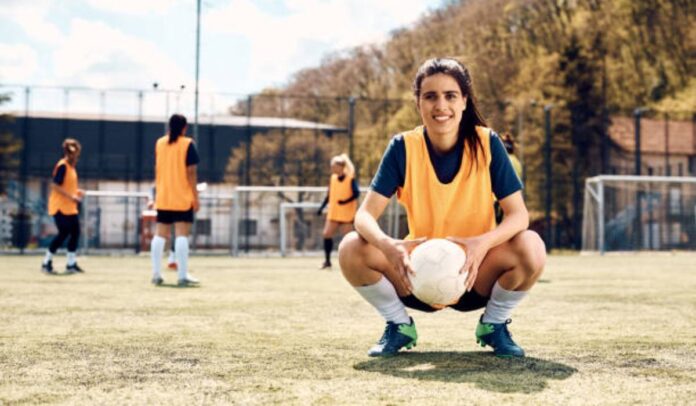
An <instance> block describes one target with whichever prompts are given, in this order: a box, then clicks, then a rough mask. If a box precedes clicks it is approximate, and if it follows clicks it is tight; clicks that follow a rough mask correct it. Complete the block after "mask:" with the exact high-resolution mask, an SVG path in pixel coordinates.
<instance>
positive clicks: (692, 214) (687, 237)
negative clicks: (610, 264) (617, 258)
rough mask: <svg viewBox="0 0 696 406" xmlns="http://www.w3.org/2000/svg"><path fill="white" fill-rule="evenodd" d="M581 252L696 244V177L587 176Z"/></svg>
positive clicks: (684, 248) (691, 245) (661, 247)
mask: <svg viewBox="0 0 696 406" xmlns="http://www.w3.org/2000/svg"><path fill="white" fill-rule="evenodd" d="M582 249H583V251H599V252H600V253H604V252H606V251H637V250H672V249H683V250H694V249H696V177H681V176H680V177H676V176H628V175H600V176H595V177H592V178H588V179H587V180H586V181H585V200H584V212H583V228H582Z"/></svg>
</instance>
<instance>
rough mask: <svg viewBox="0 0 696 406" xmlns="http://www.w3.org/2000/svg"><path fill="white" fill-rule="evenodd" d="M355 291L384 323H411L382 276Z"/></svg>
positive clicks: (387, 281) (396, 296) (393, 290)
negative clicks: (376, 312) (382, 318)
mask: <svg viewBox="0 0 696 406" xmlns="http://www.w3.org/2000/svg"><path fill="white" fill-rule="evenodd" d="M178 249H179V247H177V251H178ZM355 290H357V291H358V293H360V296H362V297H363V298H365V300H367V302H368V303H370V304H371V305H372V306H373V307H374V308H375V309H377V311H378V312H379V314H381V315H382V317H384V319H385V320H386V321H391V322H394V323H399V324H400V323H407V324H408V323H410V322H411V318H410V317H408V313H407V312H406V306H404V304H403V303H401V300H399V296H398V295H397V294H396V289H394V285H392V284H391V282H389V280H388V279H387V278H385V277H384V276H383V277H382V278H381V279H380V280H379V282H377V283H375V284H374V285H368V286H356V287H355Z"/></svg>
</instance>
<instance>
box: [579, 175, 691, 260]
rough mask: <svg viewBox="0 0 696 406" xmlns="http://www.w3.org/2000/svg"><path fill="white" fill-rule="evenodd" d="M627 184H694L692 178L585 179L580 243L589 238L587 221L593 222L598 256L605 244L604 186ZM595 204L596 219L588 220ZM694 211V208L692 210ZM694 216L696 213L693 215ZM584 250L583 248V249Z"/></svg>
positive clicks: (615, 177)
mask: <svg viewBox="0 0 696 406" xmlns="http://www.w3.org/2000/svg"><path fill="white" fill-rule="evenodd" d="M619 182H621V183H624V184H626V183H628V184H634V185H636V186H638V185H639V184H641V183H643V184H649V183H670V184H696V177H694V176H638V175H599V176H594V177H591V178H587V179H585V200H584V210H583V227H582V241H583V246H584V245H585V241H586V239H587V238H589V236H588V235H587V233H588V224H589V221H591V220H595V221H596V224H597V250H598V251H599V253H600V254H604V253H605V252H606V244H605V198H606V197H605V186H606V185H607V184H608V183H619ZM593 201H594V203H596V204H597V217H596V219H590V216H592V213H591V212H590V207H591V204H592V203H593ZM694 210H695V211H696V208H695V209H694ZM695 215H696V213H695ZM583 249H584V248H583Z"/></svg>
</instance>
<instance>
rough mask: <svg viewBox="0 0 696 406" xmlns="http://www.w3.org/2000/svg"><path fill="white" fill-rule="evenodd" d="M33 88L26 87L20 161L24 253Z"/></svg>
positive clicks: (20, 222) (20, 236) (20, 221)
mask: <svg viewBox="0 0 696 406" xmlns="http://www.w3.org/2000/svg"><path fill="white" fill-rule="evenodd" d="M30 95H31V90H30V89H29V86H27V87H26V88H24V122H23V123H22V162H21V163H20V174H19V177H20V184H21V187H20V189H19V213H18V214H19V218H18V219H17V226H18V227H19V230H17V231H18V235H17V236H18V240H19V241H17V242H18V243H19V244H18V245H19V252H20V253H21V254H24V248H25V246H26V244H25V240H26V239H27V236H26V221H27V216H28V214H27V172H28V170H29V162H28V161H29V97H30Z"/></svg>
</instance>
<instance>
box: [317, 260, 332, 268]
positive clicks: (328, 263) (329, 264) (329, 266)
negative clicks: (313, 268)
mask: <svg viewBox="0 0 696 406" xmlns="http://www.w3.org/2000/svg"><path fill="white" fill-rule="evenodd" d="M323 269H328V270H331V262H326V261H325V262H324V263H323V264H321V266H320V267H319V270H323Z"/></svg>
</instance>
